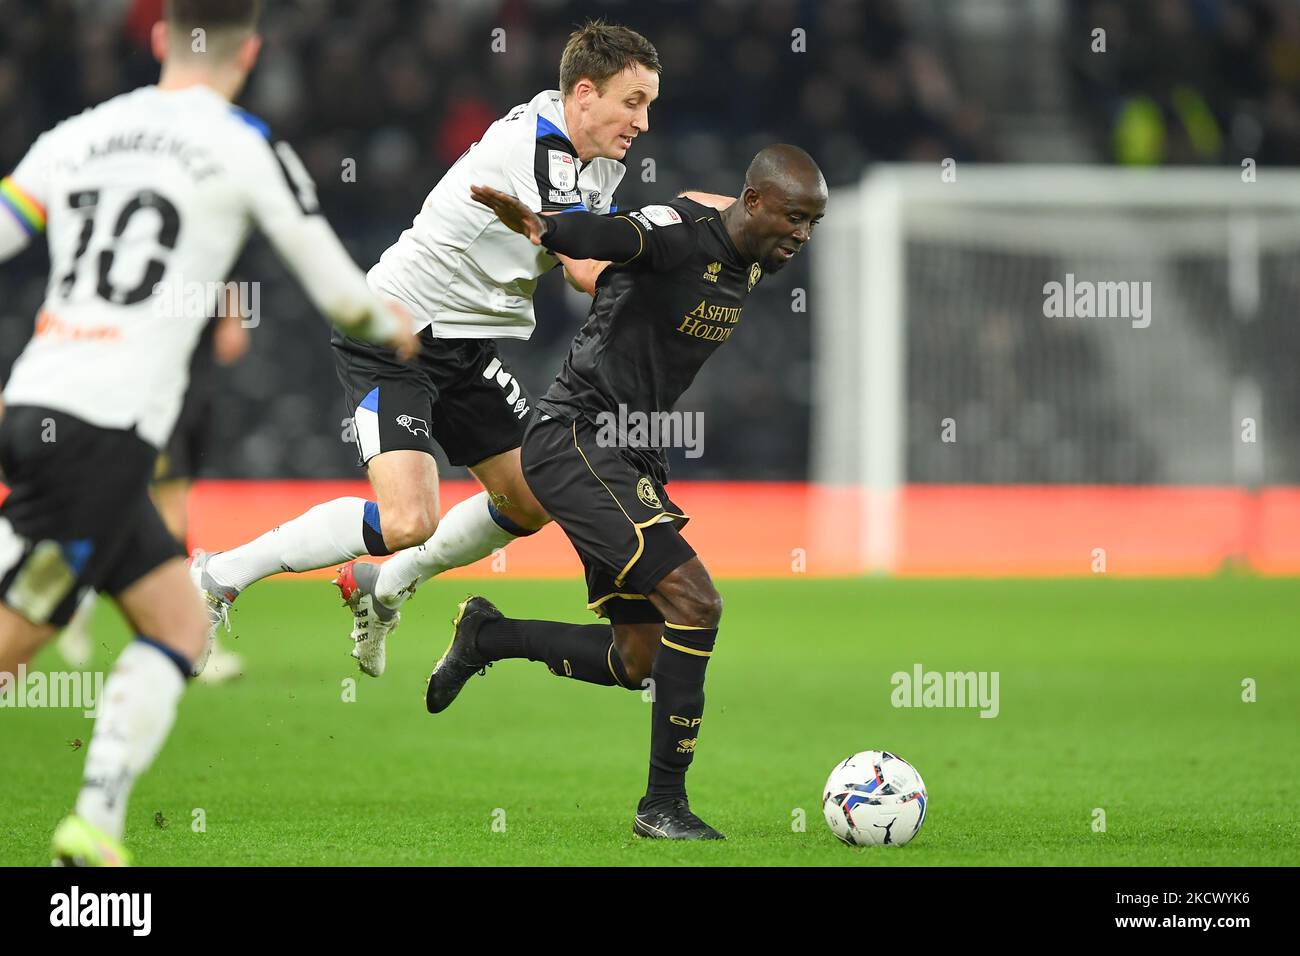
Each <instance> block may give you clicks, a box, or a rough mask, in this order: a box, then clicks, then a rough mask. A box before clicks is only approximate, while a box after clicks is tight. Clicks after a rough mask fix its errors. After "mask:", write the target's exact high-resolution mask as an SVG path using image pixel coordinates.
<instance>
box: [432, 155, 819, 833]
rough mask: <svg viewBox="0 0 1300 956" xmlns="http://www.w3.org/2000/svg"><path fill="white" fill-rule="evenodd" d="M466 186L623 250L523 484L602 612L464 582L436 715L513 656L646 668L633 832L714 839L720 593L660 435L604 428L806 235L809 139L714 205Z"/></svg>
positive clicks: (738, 308) (703, 343)
mask: <svg viewBox="0 0 1300 956" xmlns="http://www.w3.org/2000/svg"><path fill="white" fill-rule="evenodd" d="M473 195H474V197H475V198H476V199H477V200H479V201H480V202H482V203H484V204H485V205H487V206H488V207H490V208H491V209H492V210H493V211H494V212H495V213H496V214H497V216H498V217H500V219H501V221H502V222H504V223H505V224H506V225H508V226H509V227H510V228H511V229H513V230H515V231H516V232H519V233H521V234H523V235H525V236H527V237H528V238H529V239H530V240H531V241H532V242H534V243H537V244H539V245H541V246H544V247H545V248H547V249H551V250H553V251H555V252H559V253H563V254H564V255H567V256H572V257H573V258H578V259H583V258H588V259H598V260H609V261H610V262H612V263H616V264H614V265H610V266H609V267H608V268H607V269H605V270H604V272H603V273H602V274H601V275H600V278H599V281H598V283H597V286H596V297H595V301H594V302H593V303H592V306H591V312H590V314H589V315H588V316H587V321H586V324H585V325H584V326H583V327H582V329H581V331H579V332H578V335H577V337H576V338H575V339H574V340H573V345H572V346H571V347H570V349H569V354H568V357H567V358H566V359H565V361H564V367H563V368H562V369H561V370H560V373H559V375H558V376H556V379H555V382H554V384H552V385H551V387H550V389H549V390H547V392H546V394H545V395H544V396H543V397H542V399H541V401H539V402H538V403H537V410H536V411H535V412H534V413H533V416H532V418H531V420H530V421H529V424H528V430H527V432H526V433H525V435H524V441H523V448H522V452H523V469H524V477H525V479H526V480H527V482H528V485H529V487H530V488H531V489H532V491H533V494H535V495H536V496H537V500H538V501H540V502H541V504H542V506H543V507H544V508H545V509H546V510H547V512H548V513H549V514H550V515H551V517H552V518H553V519H554V520H555V521H556V522H557V523H558V524H559V525H560V527H562V528H563V529H564V533H565V534H567V535H568V536H569V540H570V542H572V544H573V547H574V549H575V550H576V551H577V552H578V555H579V556H580V557H581V558H582V563H583V566H584V567H585V568H586V577H587V596H588V604H587V607H588V608H589V609H592V610H596V611H597V612H598V613H600V614H602V615H603V616H606V617H608V618H609V620H610V622H611V623H610V624H565V623H560V622H556V621H527V620H516V619H512V618H507V617H505V616H503V615H502V613H501V612H500V611H498V610H497V609H496V607H494V606H493V605H492V604H491V602H489V601H488V600H487V599H486V598H482V597H472V598H470V599H469V600H467V601H466V602H465V603H464V604H462V605H461V607H460V613H459V614H458V615H457V617H456V621H455V624H454V631H453V635H452V640H451V644H450V645H449V646H448V648H447V651H446V653H445V654H444V655H443V657H442V659H441V660H440V661H438V664H437V666H435V667H434V670H433V674H432V676H431V677H430V678H429V689H428V692H427V698H426V703H427V706H428V709H429V712H430V713H435V714H436V713H439V712H441V711H443V710H445V709H446V708H447V707H448V706H449V705H450V704H451V702H452V701H453V700H454V699H455V698H456V695H457V694H458V693H459V692H460V690H461V688H462V687H463V686H464V684H465V682H466V681H467V680H468V679H469V678H470V676H472V675H473V674H474V673H476V672H485V670H486V668H487V667H488V666H489V665H491V664H492V663H494V662H495V661H499V660H505V659H509V658H516V657H517V658H524V659H527V660H533V661H542V662H544V663H545V664H546V665H547V667H549V668H550V670H551V672H552V673H553V674H556V675H564V676H565V677H572V678H574V679H576V680H583V681H588V682H590V683H593V684H602V685H605V686H616V687H625V688H628V689H631V690H640V689H641V688H642V687H643V686H644V685H643V683H642V682H643V681H645V680H646V678H650V679H651V680H652V681H653V701H654V703H653V708H652V716H651V730H650V774H649V781H648V784H647V788H646V793H645V796H644V797H643V798H642V799H641V801H640V804H639V805H638V807H637V812H636V817H635V819H634V822H633V826H632V830H633V832H634V833H636V834H637V835H639V836H644V837H654V838H663V839H674V840H719V839H722V838H723V837H722V834H721V833H719V832H718V831H717V830H715V829H714V828H713V827H711V826H709V825H708V824H706V823H705V822H704V821H703V820H701V819H700V818H699V817H697V816H696V815H695V814H694V813H692V812H691V809H690V804H689V802H688V800H687V796H686V771H687V770H688V769H689V767H690V764H691V759H692V757H693V756H694V754H695V747H696V741H697V739H698V735H699V727H700V722H701V720H702V719H703V715H704V670H705V665H707V664H708V661H709V657H710V656H711V655H712V653H713V646H714V641H715V639H716V638H717V634H718V624H719V622H720V620H721V617H722V598H721V597H720V596H719V595H718V592H717V590H716V589H715V588H714V586H713V581H712V580H711V579H710V577H709V572H708V571H707V570H705V567H704V565H703V563H701V561H700V559H699V558H698V557H697V556H696V554H695V551H694V549H692V548H691V546H690V545H689V544H687V543H686V540H685V539H684V538H683V537H682V535H681V532H680V529H681V528H682V526H683V525H685V523H686V521H687V520H688V519H687V516H686V514H685V513H684V512H683V511H682V510H681V509H680V508H679V507H678V506H677V505H676V504H674V503H673V502H672V501H671V500H670V499H669V498H668V494H667V492H666V490H665V488H664V486H665V483H666V482H667V479H668V462H667V457H666V455H665V452H664V449H662V448H659V447H655V446H654V445H651V444H646V443H644V442H642V441H638V438H637V436H636V435H635V434H633V433H632V432H629V431H621V432H619V433H618V434H617V436H613V435H611V434H610V431H611V429H609V428H608V427H607V426H608V423H610V422H624V423H626V422H628V421H635V420H637V419H638V416H646V417H645V418H644V419H641V420H645V421H649V420H654V417H655V416H659V415H663V414H665V413H667V412H670V411H671V410H672V408H673V406H674V405H675V404H676V403H677V400H678V398H680V397H681V394H682V393H683V392H684V391H686V389H687V388H689V387H690V385H691V382H692V381H694V379H695V376H696V374H697V373H698V372H699V370H700V368H701V366H703V364H704V362H705V361H706V360H707V359H708V358H709V356H710V355H712V354H713V352H714V350H715V349H717V348H718V346H719V345H721V344H722V343H723V342H725V341H727V340H728V339H729V338H730V337H731V335H732V334H733V333H734V332H735V331H736V330H737V329H738V328H739V327H740V322H741V313H742V310H743V305H744V301H745V298H746V297H747V296H748V295H749V293H750V292H751V291H752V290H753V288H754V286H755V285H756V284H757V283H758V281H759V279H760V278H761V277H762V275H763V273H765V272H767V273H770V272H776V271H777V270H779V269H781V268H782V267H784V266H785V264H786V263H787V262H789V261H790V259H791V258H792V257H793V256H794V255H795V254H796V253H797V252H798V251H799V250H800V249H801V248H802V247H803V245H804V243H806V242H808V240H809V239H810V238H811V237H812V232H813V228H814V227H815V226H816V224H817V223H818V222H819V221H820V220H821V218H822V214H823V212H824V211H825V208H826V199H827V193H826V182H825V180H824V179H823V178H822V174H821V171H820V170H819V169H818V168H817V164H816V163H814V162H813V160H812V157H810V156H809V155H808V154H807V153H805V152H804V151H803V150H802V149H799V148H798V147H796V146H787V145H777V146H769V147H767V148H766V149H764V150H762V151H761V152H760V153H759V154H758V155H757V156H756V157H755V158H754V161H753V162H752V163H751V164H750V166H749V170H748V171H747V172H746V174H745V185H744V189H743V191H742V192H741V194H740V198H739V199H738V200H737V201H736V202H734V203H732V204H731V205H730V206H728V207H727V208H726V209H724V210H723V211H722V212H718V211H717V210H715V209H713V208H712V207H710V206H705V205H701V204H700V203H697V202H694V201H693V200H691V199H688V198H684V197H683V198H678V199H675V200H672V201H671V202H669V203H667V204H666V205H652V206H645V207H643V208H641V209H639V210H636V211H634V212H627V213H619V214H618V215H616V216H608V217H600V216H592V215H585V214H582V213H577V214H574V215H571V216H558V217H552V218H548V219H542V218H540V217H538V216H537V215H536V214H534V213H533V212H532V211H531V210H530V209H528V207H527V206H525V205H524V204H523V203H521V202H519V200H518V199H515V198H513V197H511V196H507V195H505V194H504V193H501V192H499V191H497V190H495V189H491V188H486V187H475V188H474V190H473ZM619 427H622V426H619ZM656 432H658V430H657V429H651V433H652V434H653V433H656Z"/></svg>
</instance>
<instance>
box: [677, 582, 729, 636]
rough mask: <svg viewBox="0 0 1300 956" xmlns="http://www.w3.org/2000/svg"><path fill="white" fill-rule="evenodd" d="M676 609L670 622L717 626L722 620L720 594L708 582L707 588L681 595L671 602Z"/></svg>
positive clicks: (689, 625)
mask: <svg viewBox="0 0 1300 956" xmlns="http://www.w3.org/2000/svg"><path fill="white" fill-rule="evenodd" d="M673 606H674V607H675V608H676V610H677V614H676V615H674V617H673V621H672V623H674V624H683V625H685V626H687V627H708V628H713V627H717V626H718V624H719V623H720V622H721V621H722V595H721V594H719V593H718V592H717V590H716V589H715V588H714V587H713V585H712V583H710V584H709V585H708V586H707V588H701V589H699V590H698V591H696V592H694V593H691V594H688V595H683V596H682V597H680V598H679V599H678V600H676V601H674V602H673Z"/></svg>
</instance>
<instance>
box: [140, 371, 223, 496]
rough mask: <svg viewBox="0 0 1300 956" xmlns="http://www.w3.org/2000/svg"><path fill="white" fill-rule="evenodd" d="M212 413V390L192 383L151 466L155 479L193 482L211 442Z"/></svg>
mask: <svg viewBox="0 0 1300 956" xmlns="http://www.w3.org/2000/svg"><path fill="white" fill-rule="evenodd" d="M212 412H213V392H212V389H211V388H209V387H206V385H204V384H202V383H197V382H191V383H190V387H189V389H187V390H186V392H185V402H184V403H183V404H182V405H181V413H180V416H179V417H178V418H177V419H176V427H175V428H173V429H172V434H171V437H170V438H168V439H167V447H166V448H164V449H163V450H162V451H161V452H160V453H159V454H158V461H157V463H156V464H155V465H154V470H153V480H154V481H155V482H164V481H193V480H194V479H195V478H197V477H198V475H199V466H200V464H201V463H202V461H203V459H204V457H206V455H207V453H208V448H209V447H210V445H211V444H212Z"/></svg>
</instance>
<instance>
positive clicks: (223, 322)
mask: <svg viewBox="0 0 1300 956" xmlns="http://www.w3.org/2000/svg"><path fill="white" fill-rule="evenodd" d="M239 288H241V287H240V286H239V285H238V284H233V283H232V284H228V285H227V286H226V290H225V291H226V294H225V297H224V303H223V305H224V308H223V310H222V311H221V312H219V313H218V315H217V316H216V317H214V318H213V319H211V320H209V322H208V323H207V325H205V326H204V328H203V333H202V335H200V336H199V341H198V345H197V346H195V348H194V354H193V357H192V358H191V359H190V372H189V381H190V384H189V388H187V389H186V390H185V399H184V401H183V402H182V403H181V411H180V415H179V416H178V417H177V419H176V426H175V427H174V428H173V429H172V434H171V437H170V438H169V439H168V440H167V444H166V446H165V447H164V448H163V450H162V453H161V454H159V456H158V461H157V463H156V464H155V466H154V474H153V484H152V485H151V486H150V494H151V495H152V496H153V501H154V505H155V506H156V507H157V508H158V513H159V514H160V515H161V516H162V519H163V524H165V525H166V526H167V530H168V531H169V532H171V536H172V537H173V538H175V539H176V540H177V541H178V542H179V543H180V545H181V547H182V548H185V549H186V550H187V551H188V547H187V544H188V537H189V495H190V486H191V485H192V484H193V483H194V479H195V478H196V477H198V471H199V463H200V459H202V458H204V457H205V456H206V455H207V449H208V446H209V445H210V444H211V436H212V423H213V419H214V416H215V415H216V405H215V399H216V389H217V382H216V373H217V366H219V365H231V364H233V363H235V362H237V361H239V359H240V358H242V357H243V356H244V353H246V352H247V351H248V338H249V333H248V328H247V326H245V324H244V314H243V312H242V311H241V309H242V308H244V307H246V305H247V303H240V301H239V293H238V289H239ZM98 599H99V595H98V594H97V593H96V592H95V591H93V590H90V591H87V592H86V595H85V597H83V598H82V599H81V602H80V603H79V604H78V605H77V610H76V611H75V612H74V613H73V615H72V620H71V621H69V622H68V626H67V627H65V628H64V629H63V630H62V631H61V632H60V634H59V638H58V641H57V642H56V646H57V647H58V649H59V653H60V654H62V655H63V658H64V660H66V661H67V662H68V663H69V664H71V665H72V666H73V667H85V666H86V665H87V664H88V663H90V659H91V656H92V654H93V651H94V641H93V637H92V635H91V629H90V628H91V621H92V620H93V619H94V614H95V606H96V605H97V604H98V603H99V600H98ZM243 672H244V661H243V658H241V657H240V656H239V655H238V654H236V653H235V652H233V651H231V650H228V649H227V648H225V647H223V646H222V644H221V641H220V640H219V639H217V638H215V637H214V639H213V642H212V653H211V654H210V655H209V656H208V663H207V666H206V667H204V668H203V671H202V673H200V674H199V675H198V680H200V681H201V682H203V683H207V684H220V683H224V682H225V681H228V680H232V679H234V678H236V677H239V676H240V675H241V674H243Z"/></svg>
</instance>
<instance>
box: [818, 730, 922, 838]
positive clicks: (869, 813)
mask: <svg viewBox="0 0 1300 956" xmlns="http://www.w3.org/2000/svg"><path fill="white" fill-rule="evenodd" d="M926 799H927V797H926V793H925V781H924V780H922V779H921V775H920V774H919V773H917V771H916V768H915V767H913V766H912V765H911V764H910V763H908V762H907V761H906V760H904V759H903V758H902V757H898V756H895V755H894V754H891V753H889V751H887V750H864V751H862V753H857V754H854V755H853V756H852V757H849V758H848V759H847V760H845V761H843V762H842V763H839V764H836V766H835V769H834V770H832V771H831V775H830V777H829V778H827V780H826V787H825V789H824V790H823V791H822V813H823V814H824V815H825V816H826V824H827V825H828V826H829V827H830V828H831V832H832V833H834V834H835V835H836V836H837V837H839V838H840V839H841V840H843V841H844V842H845V843H847V844H849V845H850V846H902V845H903V844H904V843H908V842H910V841H911V839H912V838H913V837H914V836H916V834H917V833H919V832H920V830H921V824H922V823H924V822H925V804H926Z"/></svg>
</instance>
